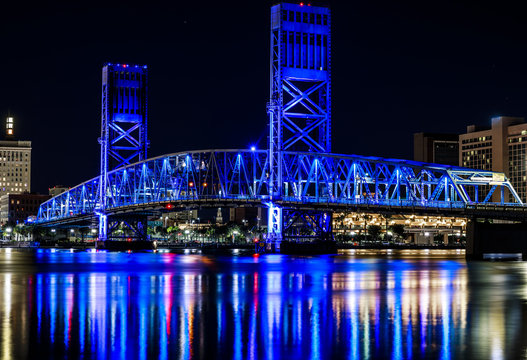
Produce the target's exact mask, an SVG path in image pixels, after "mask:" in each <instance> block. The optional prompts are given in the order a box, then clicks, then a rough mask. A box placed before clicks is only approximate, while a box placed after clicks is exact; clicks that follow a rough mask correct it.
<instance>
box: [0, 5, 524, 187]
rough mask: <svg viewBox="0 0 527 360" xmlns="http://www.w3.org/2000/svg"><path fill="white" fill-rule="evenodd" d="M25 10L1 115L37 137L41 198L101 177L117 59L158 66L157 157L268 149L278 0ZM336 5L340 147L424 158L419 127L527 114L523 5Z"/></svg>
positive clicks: (0, 92) (2, 91)
mask: <svg viewBox="0 0 527 360" xmlns="http://www.w3.org/2000/svg"><path fill="white" fill-rule="evenodd" d="M11 6H12V8H10V11H11V14H12V15H13V16H12V17H10V18H9V19H7V20H6V22H4V23H3V26H4V27H5V29H6V32H5V33H4V35H1V36H2V37H3V39H2V40H5V43H6V44H7V46H8V47H9V48H10V49H12V57H5V58H3V59H2V60H0V63H2V65H3V68H4V69H12V70H10V71H9V72H7V74H6V78H5V81H4V82H3V83H2V85H0V110H1V111H4V112H5V113H6V114H5V115H7V110H8V109H9V110H10V112H11V115H12V116H14V117H15V119H16V122H17V129H16V135H17V138H19V139H22V140H24V139H28V140H32V141H33V142H34V145H33V146H34V148H35V149H37V151H35V153H34V155H33V156H34V159H33V164H34V170H33V173H34V181H33V183H34V188H35V190H37V191H40V192H45V190H46V189H47V188H48V187H50V186H53V185H56V184H65V185H68V186H74V185H76V184H78V183H80V182H82V181H85V180H87V179H89V178H93V177H95V176H97V174H98V169H99V150H100V148H99V144H98V143H97V138H98V137H99V136H100V106H101V104H100V103H101V99H100V96H101V95H100V85H101V67H102V65H103V63H104V62H107V61H110V62H130V63H145V64H148V66H149V71H150V74H151V77H150V79H151V80H150V81H151V82H150V89H149V91H150V97H149V120H150V121H149V122H150V126H149V138H150V142H151V147H150V149H149V156H156V155H161V154H165V153H171V152H176V151H183V150H190V149H209V148H232V147H239V148H249V147H250V146H252V145H253V144H258V146H259V147H261V148H263V147H265V146H266V135H267V115H266V112H265V103H266V102H267V99H268V96H269V89H268V86H269V85H268V76H269V67H268V51H269V39H268V29H269V3H265V2H264V3H262V4H251V5H248V4H244V5H239V6H238V7H234V5H232V4H227V5H225V4H219V3H215V4H211V5H207V6H198V5H185V6H178V7H176V6H175V5H169V4H157V5H155V6H151V7H142V6H141V5H138V4H136V5H132V6H130V7H126V8H124V7H123V8H121V7H119V6H117V5H114V4H110V5H109V6H107V7H104V8H103V6H102V5H100V6H99V5H96V4H95V5H94V4H92V5H64V6H61V7H60V8H59V7H58V6H57V5H54V6H56V7H54V6H51V7H49V8H39V7H35V8H31V9H22V8H17V7H16V5H11ZM331 7H332V14H333V22H332V23H333V24H332V26H333V32H332V34H333V35H332V37H333V39H332V40H333V41H332V42H333V47H334V49H333V56H332V72H333V119H334V120H333V130H334V131H333V148H334V152H336V153H346V154H362V155H372V156H392V157H399V158H407V159H410V158H411V157H412V151H411V150H412V141H411V139H412V136H413V133H414V132H418V131H440V130H445V129H448V131H449V132H458V133H459V132H461V131H462V130H463V129H464V128H465V127H466V125H469V124H472V123H477V124H488V123H489V122H490V118H491V116H494V115H512V116H525V114H526V113H527V111H526V109H525V107H526V105H525V104H524V102H523V101H522V99H524V98H527V91H526V90H525V89H524V88H522V87H521V84H522V83H525V73H522V72H521V71H520V70H521V66H522V64H523V62H524V58H525V57H526V54H525V50H523V49H522V48H521V47H520V43H521V34H522V33H523V32H522V29H523V28H524V27H525V25H524V24H521V23H520V18H519V15H518V14H519V13H520V12H519V11H518V10H519V9H518V8H514V7H513V6H512V5H510V4H502V5H499V6H498V7H497V8H491V7H485V6H480V7H478V8H472V7H471V6H469V5H467V4H465V5H463V4H460V5H454V4H452V3H445V4H442V7H440V8H437V9H431V8H426V6H425V5H423V4H420V5H419V4H413V5H406V4H405V5H397V4H390V3H388V2H383V3H380V4H377V7H374V6H373V5H368V4H338V3H337V4H331ZM103 10H104V11H103ZM104 12H106V15H104ZM101 14H103V15H102V17H101ZM110 18H111V19H112V21H113V22H111V23H109V24H108V26H102V25H101V24H99V22H98V21H99V20H100V19H103V20H104V19H106V20H108V19H110ZM136 18H142V20H143V21H144V24H145V26H144V27H140V26H135V25H130V24H135V23H136V22H134V21H133V19H136ZM97 19H99V20H97ZM96 20H97V21H96ZM103 23H104V21H103ZM127 26H129V33H127V34H126V36H123V35H120V36H119V34H121V31H122V29H127V28H128V27H127ZM108 35H110V36H108ZM134 36H135V38H134ZM21 44H23V45H21ZM512 50H517V51H516V52H514V53H513V52H512ZM502 54H505V55H506V56H503V55H502ZM510 54H514V56H510ZM424 74H426V76H424ZM3 117H5V116H3ZM372 122H375V124H376V126H375V128H373V127H372V125H371V124H372ZM234 129H236V131H235V130H234ZM378 129H382V130H384V131H379V130H378ZM372 130H374V131H372ZM350 139H351V141H350ZM72 162H76V163H78V164H80V166H70V165H71V164H72ZM66 167H68V168H69V169H71V171H68V172H65V171H63V169H64V168H66ZM41 174H45V175H41Z"/></svg>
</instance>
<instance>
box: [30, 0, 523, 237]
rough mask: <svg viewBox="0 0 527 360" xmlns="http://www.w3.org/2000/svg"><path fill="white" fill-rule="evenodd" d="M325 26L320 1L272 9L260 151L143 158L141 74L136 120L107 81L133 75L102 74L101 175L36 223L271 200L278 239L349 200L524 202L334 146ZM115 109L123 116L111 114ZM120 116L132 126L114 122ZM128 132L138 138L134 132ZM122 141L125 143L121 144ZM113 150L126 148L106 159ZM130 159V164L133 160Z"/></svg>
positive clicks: (503, 186) (472, 181) (322, 228)
mask: <svg viewBox="0 0 527 360" xmlns="http://www.w3.org/2000/svg"><path fill="white" fill-rule="evenodd" d="M330 23H331V19H330V13H329V9H327V8H323V7H314V6H313V7H312V6H301V5H295V4H285V3H284V4H279V5H276V6H273V7H272V19H271V57H270V60H271V92H270V101H269V104H268V114H269V147H268V150H261V151H251V150H205V151H191V152H182V153H176V154H171V155H164V156H160V157H157V158H153V159H149V160H144V159H146V148H147V145H148V144H147V140H146V83H145V84H144V85H145V89H144V90H145V91H142V92H141V94H142V96H145V98H144V101H143V102H142V104H143V105H144V114H143V115H144V117H143V118H141V119H142V120H141V121H139V118H138V117H137V116H135V115H134V116H132V117H126V116H124V115H123V114H131V113H130V112H129V111H128V112H127V111H126V109H129V110H130V109H131V107H128V108H126V106H130V104H131V103H130V102H128V103H127V104H128V105H126V104H125V105H122V104H121V102H122V101H121V100H118V103H119V104H120V105H118V106H121V105H122V106H125V107H123V108H122V109H124V111H121V110H122V109H121V110H119V109H117V110H116V111H117V112H116V111H113V110H115V107H114V106H113V105H112V106H110V104H114V103H111V101H113V100H111V99H114V97H113V96H110V92H109V89H110V88H111V87H108V86H110V85H111V86H115V85H116V84H117V86H118V87H129V86H132V85H134V84H133V83H132V82H130V81H132V79H131V78H130V79H127V78H126V76H127V75H126V74H124V78H122V79H121V78H120V76H121V72H119V74H120V75H119V79H120V80H118V82H117V83H114V84H113V85H112V84H111V81H110V82H109V83H108V82H104V81H103V117H102V121H103V123H102V129H103V134H102V137H101V176H99V177H96V178H94V179H92V180H89V181H87V182H85V183H82V184H80V185H78V186H76V187H74V188H72V189H70V190H69V191H67V192H65V193H63V194H60V195H58V196H56V197H54V198H52V199H50V200H49V201H47V202H45V203H43V204H42V205H41V206H40V209H39V212H38V216H37V223H38V224H41V225H44V226H45V225H48V226H55V225H60V224H66V223H72V222H76V221H77V222H78V221H81V220H82V221H85V220H86V218H88V219H92V218H95V217H98V219H99V237H100V238H102V239H103V240H104V239H106V230H107V227H108V225H107V221H108V217H109V218H111V217H114V219H115V218H118V216H119V214H123V213H130V214H136V219H135V220H136V221H143V222H144V219H143V220H137V219H139V218H141V217H145V216H147V215H145V214H148V211H163V210H167V211H168V209H169V208H170V209H174V208H178V207H179V208H186V207H189V206H190V207H194V206H211V207H217V206H218V204H224V203H225V202H227V201H228V202H231V203H232V204H233V205H236V204H237V203H243V204H247V203H250V204H251V205H253V206H266V207H267V208H268V209H269V221H268V240H269V241H271V242H274V243H276V244H277V245H278V246H279V242H280V241H281V239H282V238H298V237H300V238H306V236H305V234H300V233H298V232H299V229H300V228H299V227H295V226H294V223H295V222H296V221H302V222H304V223H306V224H308V225H309V226H310V227H311V228H312V229H313V233H314V234H313V235H312V236H316V237H317V238H326V239H329V238H328V236H330V234H331V212H332V210H335V209H342V208H346V207H348V208H352V207H356V208H357V207H361V208H367V209H368V210H369V211H375V210H376V209H377V210H379V209H383V208H385V207H388V208H389V209H394V208H396V209H399V210H400V211H405V210H406V211H409V212H412V211H414V209H416V208H420V209H431V210H434V211H444V212H449V211H450V212H452V211H453V209H457V210H464V209H465V210H470V209H473V208H476V209H477V208H478V205H494V206H502V207H507V206H523V204H522V201H521V200H520V198H519V197H518V195H517V194H516V192H515V190H514V189H513V187H512V186H511V184H510V182H509V181H508V180H507V178H506V177H505V175H504V174H503V173H494V172H491V171H485V170H474V169H465V168H460V167H455V166H446V165H436V164H426V163H419V162H414V161H405V160H396V159H382V158H376V157H365V156H355V155H338V154H331V78H330V64H331V62H330V61H331V51H330V48H331V33H330ZM125 68H126V66H125ZM114 70H115V71H117V70H120V69H114ZM120 71H121V70H120ZM144 75H145V77H144V79H146V73H145V74H144ZM134 76H136V75H134ZM136 79H137V77H136ZM141 79H143V78H141ZM105 84H106V85H107V86H106V88H105ZM105 89H106V90H105ZM134 91H135V90H134ZM135 95H137V93H135ZM119 96H120V95H118V96H117V98H119ZM125 98H126V96H125ZM123 99H124V98H123ZM128 99H130V98H129V97H128ZM134 101H135V100H134ZM134 106H135V105H134ZM112 109H113V110H112ZM112 111H113V112H112ZM116 113H120V114H121V115H123V116H124V117H122V116H121V118H120V120H118V121H115V120H116V118H114V117H112V116H113V115H114V114H116ZM134 114H136V113H135V110H134ZM127 119H129V120H131V123H132V125H130V126H129V127H127V128H123V127H122V126H120V125H119V124H118V123H119V122H121V123H123V122H126V121H127ZM112 124H113V127H112ZM121 125H122V124H121ZM110 129H113V130H112V131H114V133H113V134H114V135H115V136H113V135H111V134H110V132H109V131H110ZM121 130H122V131H121ZM137 130H139V132H140V133H139V136H138V137H133V136H132V133H133V132H134V131H137ZM105 131H106V132H105ZM115 131H116V132H115ZM141 131H142V132H141ZM119 141H124V142H128V143H129V144H128V145H123V147H122V148H120V147H119V145H116V143H117V142H119ZM112 146H114V148H113V150H112V148H111V147H112ZM114 150H115V151H131V153H130V154H132V153H133V154H135V155H134V156H123V155H121V156H114V155H115V154H114V153H113V152H112V151H114ZM109 156H111V157H113V159H114V160H118V162H119V167H118V168H114V167H112V166H111V165H109ZM134 159H135V160H139V161H138V162H135V163H133V164H131V162H133V161H135V160H134ZM141 160H143V161H141ZM110 170H111V171H110ZM506 199H513V201H512V202H508V201H507V200H506ZM168 205H170V206H168ZM171 211H173V210H171ZM458 213H459V212H458ZM132 220H134V219H132ZM138 232H142V233H144V229H143V230H141V229H139V230H138Z"/></svg>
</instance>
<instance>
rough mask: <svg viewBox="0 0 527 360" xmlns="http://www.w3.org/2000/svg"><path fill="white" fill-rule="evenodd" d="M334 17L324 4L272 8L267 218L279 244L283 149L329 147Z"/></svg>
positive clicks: (310, 149) (319, 150)
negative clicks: (278, 203)
mask: <svg viewBox="0 0 527 360" xmlns="http://www.w3.org/2000/svg"><path fill="white" fill-rule="evenodd" d="M330 23H331V16H330V12H329V9H328V8H325V7H318V6H307V5H304V4H303V3H301V4H298V5H297V4H287V3H282V4H278V5H275V6H273V7H272V8H271V57H270V77H271V79H270V80H271V81H270V101H269V104H268V114H269V161H270V164H271V166H270V182H269V183H270V188H271V199H270V200H271V201H270V202H269V205H268V208H269V217H268V224H269V236H270V237H271V238H272V239H273V241H274V242H276V243H278V244H279V242H280V240H281V238H282V227H283V223H282V219H283V218H284V214H283V211H282V208H281V207H280V206H278V205H277V203H276V201H278V200H280V194H281V193H282V185H283V184H284V183H283V168H282V164H283V159H282V156H283V151H287V150H288V151H293V150H297V151H310V152H324V153H330V152H331V77H330V65H331V31H330ZM286 215H287V214H286ZM306 216H307V215H306ZM286 217H287V216H286ZM286 220H287V219H286ZM278 246H279V245H278Z"/></svg>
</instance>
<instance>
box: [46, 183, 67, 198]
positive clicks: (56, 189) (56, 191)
mask: <svg viewBox="0 0 527 360" xmlns="http://www.w3.org/2000/svg"><path fill="white" fill-rule="evenodd" d="M68 190H69V188H68V187H65V186H64V185H55V186H53V187H52V188H49V195H51V197H55V196H57V195H60V194H62V193H63V192H66V191H68Z"/></svg>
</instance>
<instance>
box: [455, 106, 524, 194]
mask: <svg viewBox="0 0 527 360" xmlns="http://www.w3.org/2000/svg"><path fill="white" fill-rule="evenodd" d="M526 143H527V123H525V120H524V119H523V118H520V117H509V116H497V117H493V118H492V119H491V126H489V127H477V126H475V125H470V126H468V127H467V132H466V133H465V134H461V135H459V145H460V148H459V165H460V166H463V167H468V168H473V169H483V170H492V171H496V172H502V173H505V176H507V177H508V178H509V180H510V182H511V184H512V186H513V187H514V189H515V190H516V192H517V193H518V195H519V197H520V198H521V199H522V201H523V202H526V201H527V156H526V155H527V154H526V147H525V144H526ZM509 196H511V198H512V195H509ZM480 200H481V199H480Z"/></svg>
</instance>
